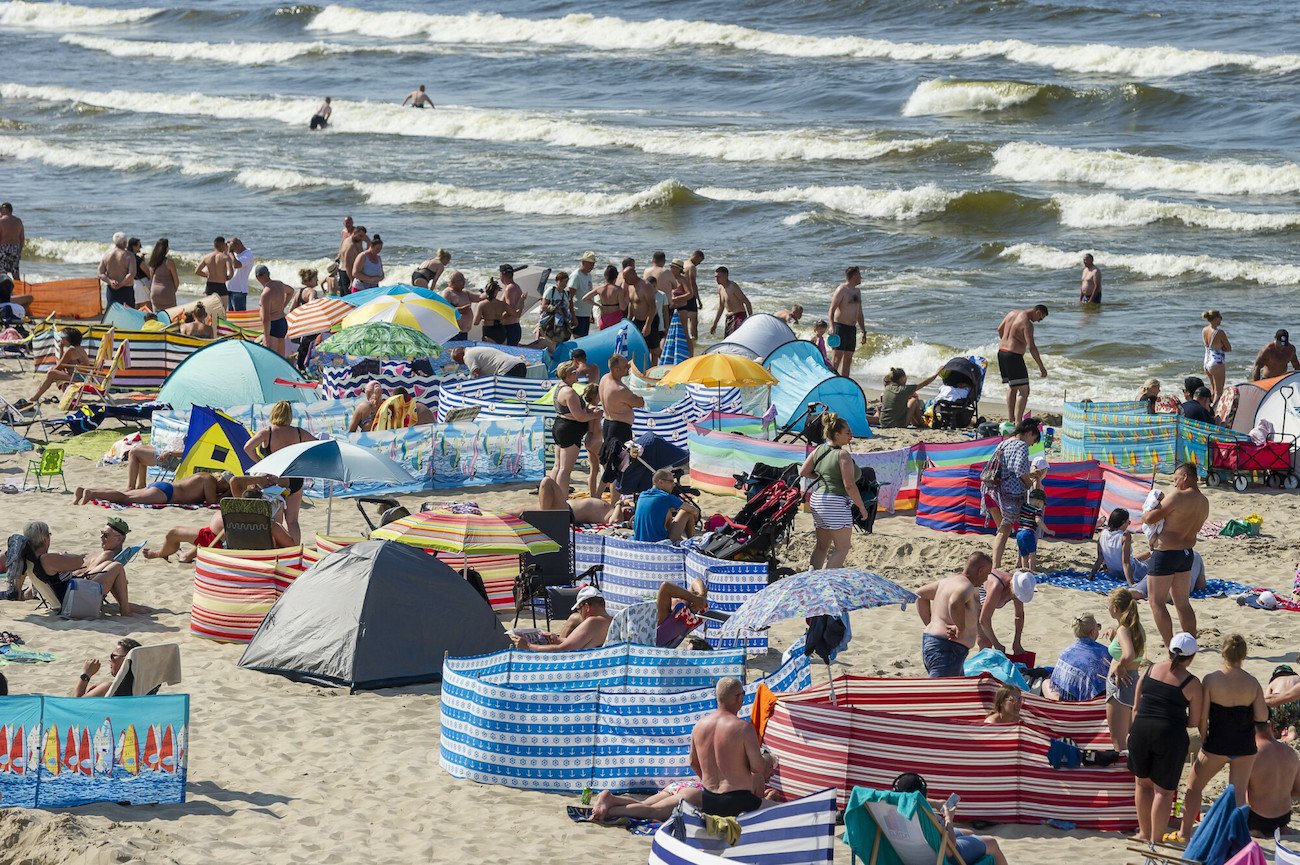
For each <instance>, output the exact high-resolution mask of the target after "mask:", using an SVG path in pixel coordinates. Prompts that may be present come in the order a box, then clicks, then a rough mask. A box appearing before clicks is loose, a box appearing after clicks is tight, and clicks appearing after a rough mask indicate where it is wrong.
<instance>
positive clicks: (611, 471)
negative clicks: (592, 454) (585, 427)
mask: <svg viewBox="0 0 1300 865" xmlns="http://www.w3.org/2000/svg"><path fill="white" fill-rule="evenodd" d="M600 435H601V438H602V439H603V441H602V442H601V445H600V465H601V467H602V468H603V471H602V472H601V475H600V482H601V483H603V484H607V483H609V482H610V481H612V480H614V479H615V478H617V477H618V469H619V463H621V462H622V459H623V445H625V444H627V443H628V442H630V441H632V424H630V423H624V422H623V421H621V420H605V421H601V422H600Z"/></svg>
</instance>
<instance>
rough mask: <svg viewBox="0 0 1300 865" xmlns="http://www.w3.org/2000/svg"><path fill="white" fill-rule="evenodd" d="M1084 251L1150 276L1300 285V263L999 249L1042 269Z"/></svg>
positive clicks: (1065, 266) (1072, 260)
mask: <svg viewBox="0 0 1300 865" xmlns="http://www.w3.org/2000/svg"><path fill="white" fill-rule="evenodd" d="M1084 252H1091V253H1092V254H1093V255H1094V256H1095V257H1096V259H1097V264H1099V265H1100V266H1102V267H1107V266H1110V267H1121V268H1123V269H1125V270H1128V271H1130V272H1132V273H1136V274H1139V275H1141V276H1146V277H1152V278H1157V279H1158V278H1163V277H1178V276H1190V275H1196V276H1205V277H1209V278H1211V279H1219V280H1223V281H1225V282H1227V281H1232V280H1245V281H1248V282H1257V283H1259V284H1261V285H1300V266H1297V265H1293V264H1277V263H1275V262H1263V261H1238V260H1235V259H1229V258H1214V257H1212V256H1209V255H1177V254H1173V253H1145V254H1140V255H1124V254H1112V253H1106V252H1101V251H1098V250H1079V251H1078V252H1067V251H1066V250H1064V249H1057V248H1056V247H1053V246H1044V245H1042V244H1037V243H1017V244H1015V245H1013V246H1008V247H1007V248H1006V249H1004V250H1003V251H1002V252H1001V254H1000V255H1001V257H1002V258H1007V259H1013V260H1015V261H1019V262H1020V263H1021V264H1025V265H1028V266H1030V267H1037V268H1041V269H1043V270H1072V269H1074V268H1077V267H1078V265H1079V259H1080V257H1081V256H1082V254H1083V253H1084Z"/></svg>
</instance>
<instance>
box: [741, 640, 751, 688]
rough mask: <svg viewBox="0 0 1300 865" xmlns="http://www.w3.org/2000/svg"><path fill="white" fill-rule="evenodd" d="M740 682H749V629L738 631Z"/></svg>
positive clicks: (743, 683)
mask: <svg viewBox="0 0 1300 865" xmlns="http://www.w3.org/2000/svg"><path fill="white" fill-rule="evenodd" d="M740 684H742V685H748V684H749V631H741V632H740Z"/></svg>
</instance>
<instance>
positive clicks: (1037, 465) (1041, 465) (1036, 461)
mask: <svg viewBox="0 0 1300 865" xmlns="http://www.w3.org/2000/svg"><path fill="white" fill-rule="evenodd" d="M1029 465H1030V467H1031V468H1032V469H1033V470H1034V471H1036V472H1045V471H1047V470H1048V469H1049V468H1051V466H1050V465H1048V462H1047V457H1045V456H1043V455H1042V454H1039V455H1038V456H1036V457H1034V458H1033V460H1032V461H1031V462H1030V463H1029Z"/></svg>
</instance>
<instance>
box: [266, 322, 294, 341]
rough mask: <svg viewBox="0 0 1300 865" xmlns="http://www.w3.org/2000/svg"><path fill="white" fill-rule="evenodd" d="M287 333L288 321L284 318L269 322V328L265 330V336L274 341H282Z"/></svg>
mask: <svg viewBox="0 0 1300 865" xmlns="http://www.w3.org/2000/svg"><path fill="white" fill-rule="evenodd" d="M288 333H289V320H288V319H286V318H277V319H276V320H275V321H273V322H271V326H270V328H268V330H267V335H268V336H272V337H274V338H276V339H284V338H285V336H287V335H288Z"/></svg>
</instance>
